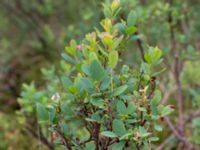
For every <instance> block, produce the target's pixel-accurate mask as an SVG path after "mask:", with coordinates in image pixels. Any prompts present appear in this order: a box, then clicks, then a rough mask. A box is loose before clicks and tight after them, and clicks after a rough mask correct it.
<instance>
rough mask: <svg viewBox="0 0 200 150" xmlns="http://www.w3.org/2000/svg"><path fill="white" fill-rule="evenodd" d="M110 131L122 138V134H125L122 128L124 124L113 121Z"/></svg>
mask: <svg viewBox="0 0 200 150" xmlns="http://www.w3.org/2000/svg"><path fill="white" fill-rule="evenodd" d="M112 129H113V132H114V133H115V134H117V135H118V136H123V135H124V134H126V128H125V126H124V123H123V122H122V121H121V120H119V119H114V121H113V123H112Z"/></svg>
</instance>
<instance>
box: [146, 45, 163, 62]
mask: <svg viewBox="0 0 200 150" xmlns="http://www.w3.org/2000/svg"><path fill="white" fill-rule="evenodd" d="M161 56H162V51H161V50H160V49H159V48H158V47H155V48H154V47H150V48H149V49H148V53H145V55H144V58H145V60H146V61H147V62H148V63H149V64H156V63H158V62H159V59H160V58H161Z"/></svg>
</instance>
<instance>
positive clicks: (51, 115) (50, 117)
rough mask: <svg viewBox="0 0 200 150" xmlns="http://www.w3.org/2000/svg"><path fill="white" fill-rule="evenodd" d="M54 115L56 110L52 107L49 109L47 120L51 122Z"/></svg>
mask: <svg viewBox="0 0 200 150" xmlns="http://www.w3.org/2000/svg"><path fill="white" fill-rule="evenodd" d="M55 116H56V110H55V109H54V108H51V109H50V111H49V120H50V121H51V122H53V121H54V118H55Z"/></svg>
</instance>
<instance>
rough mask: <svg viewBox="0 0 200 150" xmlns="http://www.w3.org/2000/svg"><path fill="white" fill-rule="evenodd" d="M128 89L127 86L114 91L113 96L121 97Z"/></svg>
mask: <svg viewBox="0 0 200 150" xmlns="http://www.w3.org/2000/svg"><path fill="white" fill-rule="evenodd" d="M127 88H128V86H127V85H122V86H120V87H118V88H116V89H114V92H113V96H119V95H121V94H122V93H124V91H125V90H126V89H127Z"/></svg>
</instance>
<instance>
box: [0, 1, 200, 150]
mask: <svg viewBox="0 0 200 150" xmlns="http://www.w3.org/2000/svg"><path fill="white" fill-rule="evenodd" d="M19 2H21V5H22V4H23V5H22V6H23V7H17V8H21V9H20V10H22V12H24V13H25V14H26V17H27V16H30V17H31V16H32V17H33V18H31V19H30V20H29V21H30V22H32V21H34V19H37V18H40V19H41V18H43V19H44V22H43V23H41V24H40V28H39V29H41V31H39V32H37V30H38V28H37V27H38V26H35V25H33V26H29V25H30V24H29V25H28V26H27V27H30V28H26V27H25V26H24V25H22V24H19V26H21V25H22V26H21V27H23V28H21V31H26V32H27V31H30V30H29V29H31V30H33V33H34V34H37V33H39V34H38V35H41V36H36V37H41V38H42V40H41V38H34V41H33V40H31V43H32V44H31V45H32V46H33V47H32V50H34V55H31V56H42V57H45V59H40V62H41V65H39V66H34V67H36V70H35V71H33V70H32V69H31V70H30V72H27V71H26V69H25V70H24V69H22V71H21V73H20V75H22V78H20V80H19V79H18V78H16V76H14V77H13V76H11V77H12V78H11V79H12V82H10V84H11V85H13V83H17V84H15V87H17V88H15V89H17V90H16V91H17V92H16V93H17V94H10V95H11V96H12V97H13V99H15V98H16V97H18V95H19V91H20V89H19V86H18V85H20V84H21V83H22V81H30V80H31V79H33V80H34V81H35V82H32V83H31V84H24V85H23V91H22V93H21V97H20V98H19V99H18V102H19V104H20V107H21V108H20V110H18V111H17V114H16V117H17V122H16V121H15V120H13V119H10V118H9V116H10V115H8V118H9V119H8V118H7V117H4V116H5V115H1V114H0V115H1V116H2V118H3V122H5V123H4V124H3V125H2V126H0V129H1V128H2V129H3V130H7V129H9V128H10V126H9V124H8V123H7V122H9V121H11V123H12V124H13V125H16V127H20V128H22V129H23V131H25V132H21V130H16V129H14V128H12V129H11V130H14V131H16V132H13V133H14V134H13V136H14V137H15V136H17V134H20V135H22V136H23V133H30V135H32V137H34V140H33V138H32V137H31V136H27V137H28V139H32V140H30V141H29V140H28V141H27V142H30V143H32V147H34V148H33V149H36V147H35V144H36V146H39V147H38V148H41V149H52V150H54V149H113V150H115V149H119V150H120V149H156V150H163V149H164V150H171V149H178V150H179V149H181V150H182V149H187V150H193V149H194V150H198V149H199V147H200V143H199V141H200V111H199V107H200V89H199V87H200V82H199V78H200V70H199V68H200V59H199V58H200V56H199V53H200V52H199V50H200V44H199V42H200V40H199V39H200V36H199V33H200V31H199V27H200V24H199V22H198V20H199V19H200V15H199V14H200V13H199V10H200V9H199V8H200V3H199V1H197V0H191V1H187V0H162V1H158V0H149V1H147V0H114V1H112V2H110V1H109V0H107V1H105V3H104V4H103V5H102V6H103V13H104V16H105V17H102V16H103V15H101V14H100V13H99V12H98V11H96V10H97V8H98V7H97V6H98V5H99V4H100V1H99V2H93V1H89V0H88V1H87V2H86V3H83V4H82V3H78V2H77V3H76V2H75V1H74V2H69V3H68V4H69V5H68V7H69V8H68V9H65V8H64V7H61V6H62V5H63V4H65V3H66V1H64V0H61V1H51V0H47V1H45V0H44V1H43V0H42V1H41V2H40V0H38V1H37V2H36V1H33V2H31V3H26V1H25V0H24V1H23V0H19ZM81 2H82V1H81ZM0 3H2V4H3V5H2V6H10V5H8V4H7V3H6V1H5V2H4V0H2V1H1V2H0ZM14 4H15V3H14ZM16 4H17V3H16ZM33 4H34V5H33ZM73 5H74V6H76V7H77V8H79V9H80V16H78V17H77V20H76V19H75V20H73V18H74V16H76V15H78V14H79V13H78V14H76V13H74V12H73V11H74V10H73V9H72V8H73V7H72V6H73ZM11 6H13V5H11ZM16 6H18V5H16ZM63 6H64V5H63ZM82 6H83V8H84V9H81V7H82ZM86 6H87V8H88V9H85V7H86ZM3 8H4V9H3V10H1V11H6V9H5V7H3ZM7 8H10V7H7ZM22 8H23V9H22ZM56 8H61V9H59V10H58V9H56ZM66 11H67V12H68V13H67V14H69V12H72V13H71V14H72V15H70V17H71V19H72V21H71V22H70V24H74V23H75V24H79V23H77V22H78V21H79V18H84V19H86V20H85V21H86V22H85V23H88V24H87V25H84V28H83V26H82V25H83V24H82V25H80V24H79V25H80V26H78V25H76V26H75V27H73V26H72V25H69V24H68V27H65V24H67V23H66V22H65V18H66V17H68V15H67V16H65V15H64V14H65V13H64V12H66ZM36 12H37V13H36ZM35 13H36V14H35ZM16 14H17V15H18V13H16ZM20 14H21V13H20ZM22 14H23V13H22ZM60 14H63V15H61V18H60V19H59V17H58V16H60ZM74 14H76V15H74ZM0 15H1V14H0ZM35 15H36V16H37V15H38V17H35ZM20 16H21V15H20ZM41 16H43V17H41ZM100 16H101V17H100ZM24 17H25V16H23V17H20V19H21V18H24ZM26 17H25V18H26ZM62 17H63V18H62ZM99 18H102V21H100V23H98V22H99ZM43 19H41V20H43ZM6 20H7V19H6ZM10 20H11V21H12V20H15V19H13V18H10ZM10 20H7V21H5V22H7V24H9V21H10ZM25 20H26V19H25ZM45 20H46V21H45ZM29 21H28V22H29ZM17 22H18V21H17ZM17 22H16V23H17ZM18 23H19V22H18ZM94 24H95V26H96V27H94V26H93V25H94ZM0 25H1V28H2V27H3V28H4V29H9V27H7V25H6V24H0ZM24 27H25V28H24ZM3 28H2V29H3ZM58 28H59V34H58V30H57V29H58ZM92 28H93V29H94V31H93V32H90V33H89V34H86V35H85V37H84V36H83V34H82V33H86V31H91V29H92ZM60 29H61V30H60ZM66 30H67V31H66ZM5 31H6V30H5ZM21 31H20V32H21ZM65 31H66V32H65ZM20 32H19V33H20ZM69 33H70V34H69ZM4 34H5V33H4ZM19 35H20V34H19ZM69 35H70V36H69ZM71 35H72V36H71ZM26 36H27V34H24V37H26ZM5 37H6V36H5ZM34 37H35V35H34ZM72 37H74V38H75V39H76V40H71V41H70V42H69V44H67V46H66V41H68V40H69V39H71V38H72ZM82 38H83V39H82ZM25 39H27V38H25ZM37 39H39V40H38V41H37ZM81 39H82V40H81ZM1 41H2V42H1V43H3V45H1V47H2V49H3V51H2V53H4V52H5V51H6V50H7V49H8V48H9V47H8V45H9V46H12V47H13V46H14V45H12V44H10V43H9V42H10V41H11V40H8V39H5V38H4V39H2V40H1ZM22 41H23V42H24V43H25V45H26V44H27V40H24V39H22ZM44 41H45V43H46V44H45V45H46V46H45V45H44ZM42 45H43V46H42ZM47 45H48V46H47ZM149 45H152V46H149ZM35 46H36V47H35ZM38 46H39V47H38ZM64 46H66V47H65V52H62V54H61V56H62V60H60V59H61V57H60V56H59V53H60V52H59V51H57V52H56V50H60V49H61V48H62V47H64ZM29 47H30V45H29ZM38 48H39V49H38ZM50 49H51V50H50ZM38 50H39V51H38ZM35 52H36V53H35ZM38 52H39V53H38ZM41 52H42V53H41ZM47 53H48V55H47ZM10 54H11V55H12V54H13V53H10ZM10 54H7V55H8V56H9V57H10ZM41 54H42V55H41ZM14 56H18V52H17V54H16V55H14ZM26 56H27V55H25V58H26ZM23 57H24V55H22V56H21V57H20V58H19V60H22V59H21V58H23ZM4 58H6V57H4ZM12 58H13V57H11V58H9V59H8V60H12ZM25 58H24V59H23V60H26V59H25ZM27 58H28V59H27V61H26V62H29V61H30V60H31V59H30V58H31V57H27ZM46 59H47V60H50V61H48V62H46V61H44V60H46ZM3 60H4V59H3ZM8 62H9V61H7V60H6V61H4V63H3V64H6V63H8ZM44 62H45V65H44ZM59 62H60V63H59ZM20 64H23V65H24V64H25V65H27V66H29V63H23V62H20ZM50 65H52V66H54V67H48V68H49V69H42V73H43V78H45V80H46V82H45V81H44V80H42V76H41V75H40V74H38V69H39V68H40V66H50ZM15 67H17V65H14V68H15ZM11 70H13V69H11ZM32 71H33V72H32ZM5 72H6V71H5ZM23 72H25V73H24V74H23ZM8 73H10V72H9V71H8ZM10 74H11V75H15V74H14V73H13V72H11V73H10ZM32 75H33V76H32ZM6 76H7V75H6V74H5V76H4V77H6ZM1 78H2V75H1ZM8 81H10V80H8ZM3 84H5V82H4V83H3ZM11 88H13V86H12V87H11ZM14 92H15V91H14ZM4 93H6V92H4ZM1 95H3V96H5V95H6V97H7V95H8V96H10V95H9V93H6V94H1ZM4 99H5V100H4V101H6V99H7V98H4ZM18 107H19V106H18ZM20 128H19V129H20ZM4 137H6V138H8V139H13V138H12V136H9V134H5V136H4ZM0 138H1V134H0ZM20 139H21V136H20ZM35 140H37V141H38V142H39V143H40V144H38V145H37V142H35ZM23 141H24V139H23V137H22V139H21V144H20V145H19V147H23V148H25V149H26V148H27V145H28V144H27V143H26V144H23ZM7 144H8V145H9V143H7V142H6V143H4V142H3V143H2V144H1V145H0V146H1V147H3V149H5V147H8V146H7ZM13 145H14V143H13ZM29 148H31V147H29Z"/></svg>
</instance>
